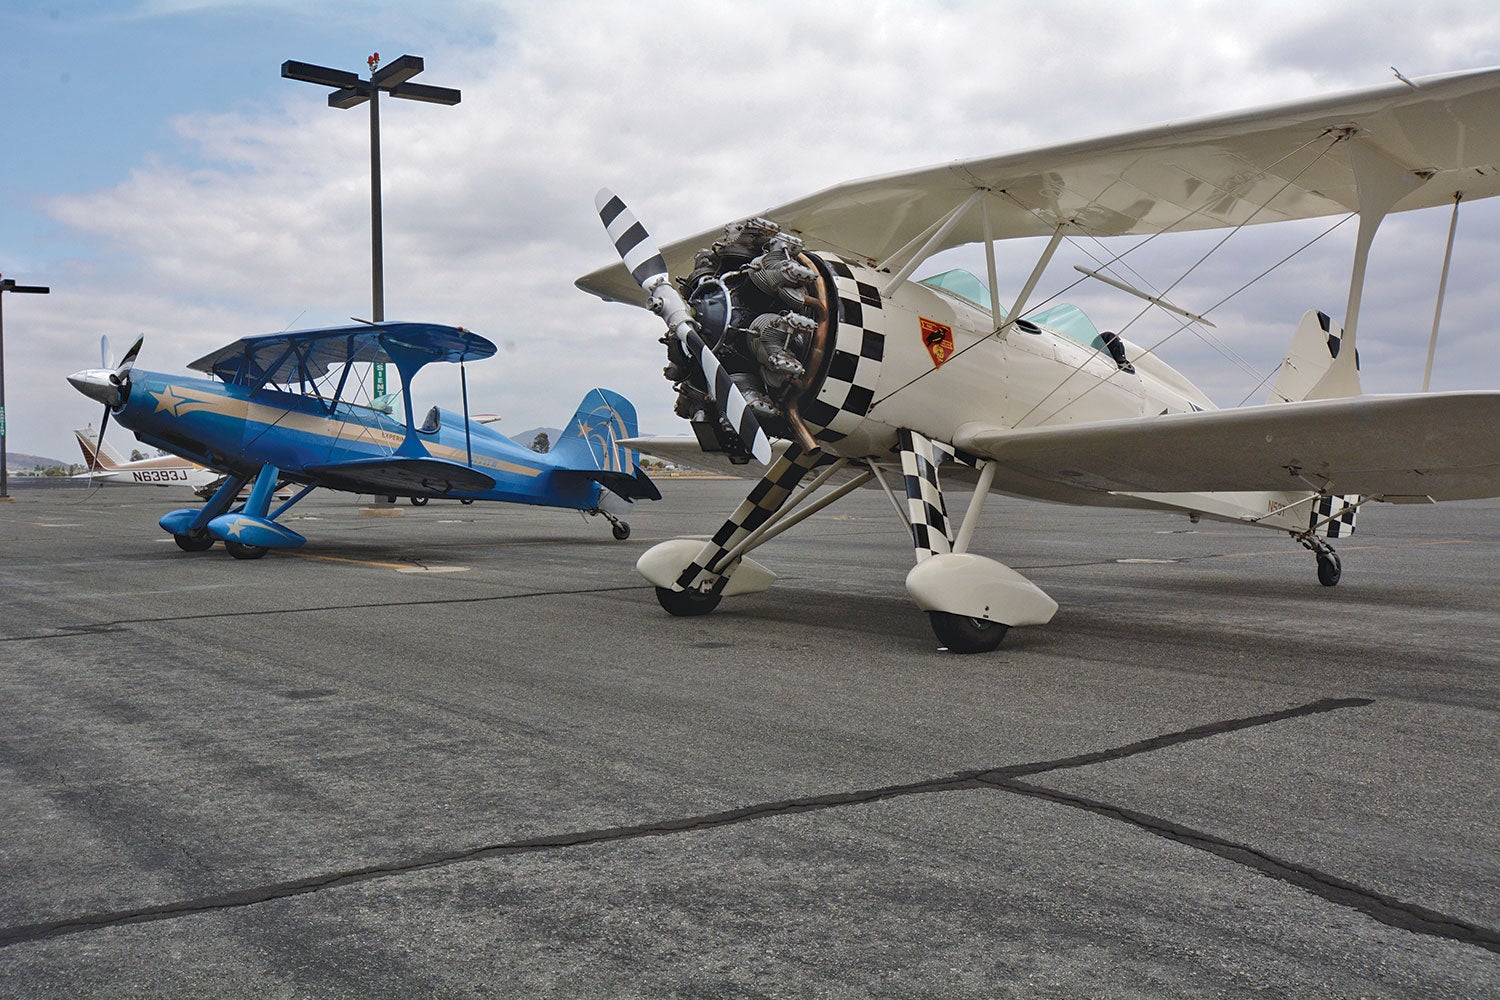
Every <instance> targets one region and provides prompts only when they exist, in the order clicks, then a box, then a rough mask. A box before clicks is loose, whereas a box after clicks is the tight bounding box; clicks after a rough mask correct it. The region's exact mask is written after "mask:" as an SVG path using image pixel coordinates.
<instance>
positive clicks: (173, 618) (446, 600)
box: [0, 583, 650, 642]
mask: <svg viewBox="0 0 1500 1000" xmlns="http://www.w3.org/2000/svg"><path fill="white" fill-rule="evenodd" d="M648 586H650V584H644V583H632V584H626V585H624V586H620V587H587V588H585V589H583V590H528V591H525V592H522V593H519V594H490V595H487V596H484V597H433V598H425V599H423V600H417V601H371V602H368V603H364V604H324V605H319V606H318V607H308V606H306V605H300V606H298V607H293V608H253V609H250V610H248V611H205V612H202V613H199V614H190V615H161V616H158V617H155V618H117V619H115V620H114V621H108V622H94V623H92V624H83V625H59V626H57V627H56V631H54V632H43V633H39V634H37V635H8V636H0V642H36V641H38V640H47V639H72V638H74V637H76V636H80V635H95V634H98V633H101V632H123V631H125V630H126V629H127V628H128V627H129V626H131V625H159V624H163V623H166V622H192V621H203V620H206V619H213V618H254V617H257V616H261V615H298V614H307V613H309V612H326V611H369V610H381V611H384V610H388V609H390V608H420V607H435V606H438V605H444V604H485V603H488V602H490V601H515V600H523V599H525V598H529V597H578V596H584V595H588V594H612V593H616V592H618V591H622V590H642V589H644V588H645V587H648Z"/></svg>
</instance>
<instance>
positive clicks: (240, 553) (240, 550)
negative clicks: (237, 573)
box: [224, 541, 271, 559]
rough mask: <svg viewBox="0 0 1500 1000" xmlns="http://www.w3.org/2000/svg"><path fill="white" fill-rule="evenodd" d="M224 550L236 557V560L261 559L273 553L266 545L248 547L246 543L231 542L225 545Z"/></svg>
mask: <svg viewBox="0 0 1500 1000" xmlns="http://www.w3.org/2000/svg"><path fill="white" fill-rule="evenodd" d="M224 548H225V550H226V551H228V553H229V554H230V555H232V556H234V557H235V558H236V559H259V558H260V557H261V556H263V555H265V554H266V553H267V552H269V551H271V550H270V549H268V548H266V547H265V546H264V545H246V544H245V543H244V542H229V541H226V542H225V543H224Z"/></svg>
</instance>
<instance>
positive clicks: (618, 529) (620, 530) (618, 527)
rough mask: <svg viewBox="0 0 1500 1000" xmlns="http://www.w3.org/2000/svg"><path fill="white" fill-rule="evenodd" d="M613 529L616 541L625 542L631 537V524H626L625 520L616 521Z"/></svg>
mask: <svg viewBox="0 0 1500 1000" xmlns="http://www.w3.org/2000/svg"><path fill="white" fill-rule="evenodd" d="M613 531H614V536H615V540H616V541H620V542H623V541H624V540H625V539H627V538H629V537H630V525H628V524H626V523H625V522H624V521H616V522H615V525H614V528H613Z"/></svg>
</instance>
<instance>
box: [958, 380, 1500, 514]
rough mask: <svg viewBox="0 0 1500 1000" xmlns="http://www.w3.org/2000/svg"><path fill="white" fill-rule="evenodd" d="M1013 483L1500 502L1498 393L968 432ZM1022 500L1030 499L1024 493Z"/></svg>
mask: <svg viewBox="0 0 1500 1000" xmlns="http://www.w3.org/2000/svg"><path fill="white" fill-rule="evenodd" d="M953 443H954V444H956V445H957V446H958V447H960V448H962V449H964V450H966V451H969V452H973V453H975V454H979V455H983V456H985V457H987V458H991V459H994V460H995V461H996V462H997V463H998V464H999V478H998V479H997V481H996V488H999V489H1005V488H1007V487H1006V486H1005V485H1004V483H1005V480H1006V477H1007V473H1010V474H1012V475H1014V476H1016V477H1019V478H1022V479H1024V478H1031V479H1041V480H1045V481H1048V482H1054V483H1063V484H1066V485H1069V486H1074V487H1078V488H1082V489H1092V490H1099V491H1101V492H1108V493H1137V494H1139V493H1194V492H1221V491H1237V490H1297V489H1305V488H1309V487H1310V488H1313V489H1321V488H1324V487H1327V488H1330V489H1331V490H1333V491H1334V492H1338V493H1357V494H1360V495H1362V496H1373V497H1391V498H1393V499H1399V498H1402V497H1430V498H1432V499H1433V500H1469V499H1475V498H1479V497H1493V496H1500V392H1445V393H1427V394H1420V395H1415V394H1414V395H1402V396H1355V397H1349V398H1343V399H1319V400H1310V401H1306V402H1294V403H1281V404H1277V405H1273V406H1252V407H1245V408H1242V409H1233V410H1209V411H1204V412H1200V413H1176V414H1169V415H1164V416H1159V417H1143V418H1139V419H1134V420H1110V421H1100V422H1097V423H1085V424H1068V425H1066V426H1059V427H1028V428H1024V429H1021V430H1015V429H1010V428H1004V427H993V426H982V425H979V424H967V425H965V426H963V427H960V428H959V430H958V433H957V434H956V435H955V440H954V442H953ZM1022 492H1024V491H1022Z"/></svg>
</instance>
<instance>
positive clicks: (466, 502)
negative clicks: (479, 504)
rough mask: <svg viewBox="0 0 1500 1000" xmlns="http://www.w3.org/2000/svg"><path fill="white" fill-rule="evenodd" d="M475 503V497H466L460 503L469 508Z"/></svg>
mask: <svg viewBox="0 0 1500 1000" xmlns="http://www.w3.org/2000/svg"><path fill="white" fill-rule="evenodd" d="M473 502H474V498H473V497H464V498H463V499H462V500H460V501H459V503H461V504H463V505H464V506H465V507H467V506H469V504H471V503H473Z"/></svg>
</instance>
